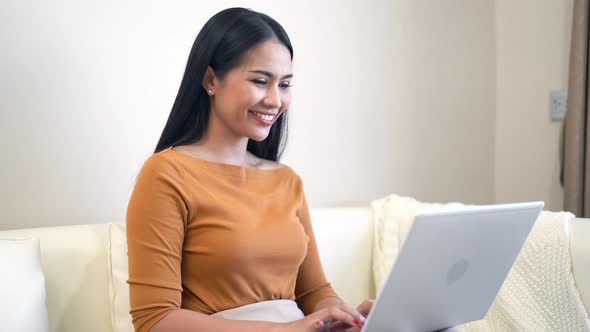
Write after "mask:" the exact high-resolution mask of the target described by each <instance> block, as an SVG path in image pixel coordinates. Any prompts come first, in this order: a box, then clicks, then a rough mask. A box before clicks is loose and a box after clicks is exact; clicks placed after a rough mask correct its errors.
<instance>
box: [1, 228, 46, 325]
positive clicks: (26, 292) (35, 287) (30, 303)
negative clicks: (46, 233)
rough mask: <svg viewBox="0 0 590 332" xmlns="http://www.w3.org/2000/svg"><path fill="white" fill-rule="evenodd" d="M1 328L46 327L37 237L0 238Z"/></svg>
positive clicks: (43, 289) (43, 285)
mask: <svg viewBox="0 0 590 332" xmlns="http://www.w3.org/2000/svg"><path fill="white" fill-rule="evenodd" d="M0 266H1V267H2V273H0V330H2V331H39V332H46V331H47V330H48V321H47V307H46V294H45V277H44V275H43V269H42V267H41V253H40V250H39V239H37V238H30V239H0Z"/></svg>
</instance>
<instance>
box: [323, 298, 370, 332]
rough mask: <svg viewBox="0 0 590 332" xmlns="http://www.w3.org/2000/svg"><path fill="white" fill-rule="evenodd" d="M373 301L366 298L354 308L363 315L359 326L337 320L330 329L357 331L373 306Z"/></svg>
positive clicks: (347, 331)
mask: <svg viewBox="0 0 590 332" xmlns="http://www.w3.org/2000/svg"><path fill="white" fill-rule="evenodd" d="M373 303H375V300H371V299H366V300H364V301H363V303H361V304H360V305H359V306H358V307H357V308H356V310H357V311H358V312H359V313H361V314H362V315H363V320H362V323H361V324H360V326H358V325H357V326H355V325H350V324H347V323H345V322H337V323H335V324H334V325H332V326H331V331H346V332H359V331H360V330H361V327H362V326H363V325H364V323H365V319H366V317H367V316H369V313H370V312H371V309H372V308H373Z"/></svg>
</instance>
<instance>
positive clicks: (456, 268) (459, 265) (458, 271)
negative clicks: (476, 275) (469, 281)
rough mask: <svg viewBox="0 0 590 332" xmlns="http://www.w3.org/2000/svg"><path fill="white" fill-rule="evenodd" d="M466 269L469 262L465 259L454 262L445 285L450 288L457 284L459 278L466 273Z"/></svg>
mask: <svg viewBox="0 0 590 332" xmlns="http://www.w3.org/2000/svg"><path fill="white" fill-rule="evenodd" d="M468 267H469V262H468V261H467V260H466V259H460V260H458V261H457V262H455V264H453V266H451V269H450V270H449V272H448V273H447V285H449V286H450V285H452V284H454V283H455V282H457V281H458V280H459V279H461V277H463V275H464V274H465V272H466V271H467V268H468Z"/></svg>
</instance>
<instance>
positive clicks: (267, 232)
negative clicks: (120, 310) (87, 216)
mask: <svg viewBox="0 0 590 332" xmlns="http://www.w3.org/2000/svg"><path fill="white" fill-rule="evenodd" d="M127 245H128V259H129V280H128V283H129V292H130V301H131V310H130V313H131V315H132V318H133V324H134V326H135V330H136V331H140V332H145V331H148V330H149V329H150V328H151V327H152V326H153V325H154V324H156V323H157V322H158V321H159V320H161V319H162V318H164V317H165V316H166V315H167V314H169V313H170V312H172V311H174V310H176V309H178V308H183V309H189V310H194V311H197V312H201V313H204V314H213V313H215V312H218V311H222V310H226V309H230V308H236V307H239V306H242V305H246V304H250V303H255V302H260V301H268V300H277V299H291V300H295V301H296V302H297V304H298V306H299V307H300V308H301V310H302V311H303V312H304V313H305V314H309V313H311V312H312V311H313V308H314V307H315V305H316V304H317V303H318V302H319V301H320V300H321V299H323V298H326V297H329V296H337V295H336V293H335V292H334V290H333V289H332V287H331V286H330V283H329V282H328V281H327V280H326V277H325V275H324V272H323V269H322V266H321V263H320V258H319V255H318V250H317V245H316V242H315V237H314V234H313V230H312V226H311V221H310V216H309V209H308V206H307V203H306V199H305V195H304V191H303V184H302V182H301V178H300V177H299V176H298V175H297V174H296V173H295V172H294V171H293V170H292V169H291V168H290V167H288V166H285V167H282V168H277V169H259V168H249V167H242V166H237V165H229V164H222V163H216V162H211V161H206V160H201V159H196V158H194V157H192V156H189V155H187V154H183V153H181V152H178V151H175V150H174V149H171V148H168V149H165V150H163V151H161V152H158V153H155V154H154V155H152V156H151V157H150V158H149V159H148V160H147V161H146V162H145V163H144V165H143V167H142V169H141V171H140V174H139V175H138V177H137V182H136V184H135V188H134V190H133V193H132V195H131V198H130V201H129V206H128V209H127Z"/></svg>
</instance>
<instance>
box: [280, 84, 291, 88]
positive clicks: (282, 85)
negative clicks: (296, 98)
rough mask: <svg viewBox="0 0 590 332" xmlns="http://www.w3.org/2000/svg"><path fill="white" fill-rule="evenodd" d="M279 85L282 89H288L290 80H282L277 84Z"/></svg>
mask: <svg viewBox="0 0 590 332" xmlns="http://www.w3.org/2000/svg"><path fill="white" fill-rule="evenodd" d="M279 87H281V88H282V89H288V88H290V87H291V82H284V83H281V84H279Z"/></svg>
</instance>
